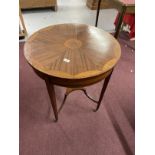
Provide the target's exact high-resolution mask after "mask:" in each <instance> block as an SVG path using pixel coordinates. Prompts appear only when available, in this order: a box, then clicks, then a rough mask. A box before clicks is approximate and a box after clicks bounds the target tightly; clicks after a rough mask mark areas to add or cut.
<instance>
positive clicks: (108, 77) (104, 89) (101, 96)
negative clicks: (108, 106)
mask: <svg viewBox="0 0 155 155" xmlns="http://www.w3.org/2000/svg"><path fill="white" fill-rule="evenodd" d="M112 72H113V71H112ZM112 72H111V73H110V75H108V76H107V77H106V78H105V80H104V83H103V87H102V90H101V94H100V98H99V101H98V103H97V107H96V109H95V110H94V111H97V110H98V109H99V107H100V105H101V101H102V99H103V96H104V93H105V91H106V88H107V86H108V83H109V80H110V77H111V74H112Z"/></svg>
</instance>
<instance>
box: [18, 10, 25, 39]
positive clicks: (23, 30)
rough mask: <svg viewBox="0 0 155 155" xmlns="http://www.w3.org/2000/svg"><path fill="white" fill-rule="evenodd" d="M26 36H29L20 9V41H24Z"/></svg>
mask: <svg viewBox="0 0 155 155" xmlns="http://www.w3.org/2000/svg"><path fill="white" fill-rule="evenodd" d="M26 36H27V30H26V27H25V23H24V19H23V16H22V12H21V9H20V8H19V39H23V38H25V37H26Z"/></svg>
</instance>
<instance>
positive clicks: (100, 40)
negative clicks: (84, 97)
mask: <svg viewBox="0 0 155 155" xmlns="http://www.w3.org/2000/svg"><path fill="white" fill-rule="evenodd" d="M24 55H25V58H26V59H27V61H28V63H29V64H30V65H31V66H32V67H33V68H34V69H36V70H37V71H39V72H41V73H44V74H46V75H49V76H51V77H55V78H56V77H58V78H62V79H66V80H67V79H83V78H89V77H93V76H99V75H103V74H104V73H106V72H108V71H109V70H111V69H112V68H113V67H114V66H115V65H116V63H117V61H118V60H119V58H120V55H121V49H120V45H119V43H118V42H117V40H116V39H115V38H114V37H113V36H112V35H110V34H109V33H107V32H105V31H103V30H101V29H98V28H96V27H94V26H89V25H84V24H59V25H53V26H49V27H47V28H44V29H41V30H39V31H37V32H36V33H34V34H33V35H32V36H30V37H29V39H28V40H27V42H26V43H25V46H24Z"/></svg>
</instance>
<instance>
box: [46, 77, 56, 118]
mask: <svg viewBox="0 0 155 155" xmlns="http://www.w3.org/2000/svg"><path fill="white" fill-rule="evenodd" d="M45 82H46V87H47V91H48V94H49V97H50V100H51V105H52V108H53V112H54V115H55V121H57V120H58V111H57V104H56V98H55V90H54V85H53V84H52V83H51V82H50V79H48V78H47V79H46V80H45Z"/></svg>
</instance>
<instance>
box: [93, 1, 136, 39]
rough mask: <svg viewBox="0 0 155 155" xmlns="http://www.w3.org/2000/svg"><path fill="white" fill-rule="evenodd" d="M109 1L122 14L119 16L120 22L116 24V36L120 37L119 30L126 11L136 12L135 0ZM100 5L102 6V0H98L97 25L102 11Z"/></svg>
mask: <svg viewBox="0 0 155 155" xmlns="http://www.w3.org/2000/svg"><path fill="white" fill-rule="evenodd" d="M107 2H108V3H109V4H108V5H109V6H110V7H111V8H115V9H117V10H118V11H119V13H120V16H119V18H118V23H117V25H116V28H115V29H116V32H115V34H114V37H115V38H118V35H119V31H120V28H121V25H122V21H123V17H124V15H125V13H135V0H107ZM100 6H101V0H98V7H97V13H96V22H95V26H96V27H97V24H98V17H99V12H100Z"/></svg>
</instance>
